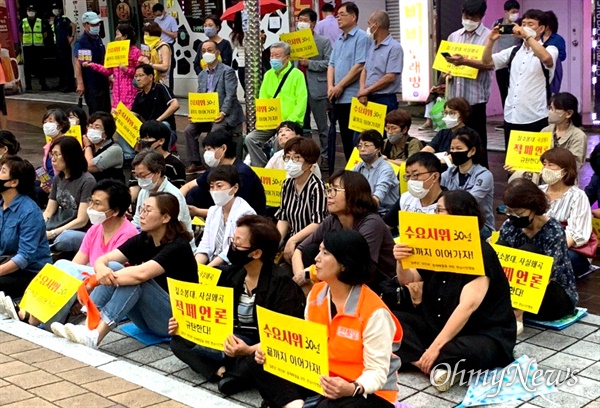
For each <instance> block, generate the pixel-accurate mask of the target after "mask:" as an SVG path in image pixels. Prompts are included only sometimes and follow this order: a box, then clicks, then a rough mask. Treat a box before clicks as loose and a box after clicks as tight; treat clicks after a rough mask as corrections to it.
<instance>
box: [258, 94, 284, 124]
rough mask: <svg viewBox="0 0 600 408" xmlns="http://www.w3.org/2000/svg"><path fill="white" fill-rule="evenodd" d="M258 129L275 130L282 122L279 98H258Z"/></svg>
mask: <svg viewBox="0 0 600 408" xmlns="http://www.w3.org/2000/svg"><path fill="white" fill-rule="evenodd" d="M254 106H255V108H256V129H258V130H273V129H276V128H277V126H279V124H280V123H281V121H282V119H281V101H280V100H279V99H256V100H255V101H254Z"/></svg>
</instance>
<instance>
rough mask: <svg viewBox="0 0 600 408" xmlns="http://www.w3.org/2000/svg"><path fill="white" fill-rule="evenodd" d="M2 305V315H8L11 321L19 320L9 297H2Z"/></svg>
mask: <svg viewBox="0 0 600 408" xmlns="http://www.w3.org/2000/svg"><path fill="white" fill-rule="evenodd" d="M2 300H3V302H2V303H4V313H6V314H7V315H8V317H10V318H11V319H14V320H21V319H19V313H17V308H16V307H15V304H14V302H13V300H12V299H11V297H10V296H4V298H3V299H2Z"/></svg>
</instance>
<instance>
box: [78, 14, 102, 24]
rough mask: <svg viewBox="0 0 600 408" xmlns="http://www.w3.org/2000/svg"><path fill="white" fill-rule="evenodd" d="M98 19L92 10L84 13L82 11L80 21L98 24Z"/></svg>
mask: <svg viewBox="0 0 600 408" xmlns="http://www.w3.org/2000/svg"><path fill="white" fill-rule="evenodd" d="M100 21H102V20H100V17H98V14H96V13H94V12H93V11H88V12H86V13H83V16H81V22H82V23H84V24H85V23H90V24H98V23H99V22H100Z"/></svg>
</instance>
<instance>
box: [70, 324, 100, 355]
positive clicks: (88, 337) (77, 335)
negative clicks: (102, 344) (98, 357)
mask: <svg viewBox="0 0 600 408" xmlns="http://www.w3.org/2000/svg"><path fill="white" fill-rule="evenodd" d="M65 334H66V336H67V338H68V339H69V340H71V341H72V342H74V343H79V344H83V345H84V346H88V347H91V348H94V349H96V348H98V336H99V335H100V333H99V332H98V330H89V329H88V328H87V326H85V325H80V326H75V325H74V324H71V323H67V324H65Z"/></svg>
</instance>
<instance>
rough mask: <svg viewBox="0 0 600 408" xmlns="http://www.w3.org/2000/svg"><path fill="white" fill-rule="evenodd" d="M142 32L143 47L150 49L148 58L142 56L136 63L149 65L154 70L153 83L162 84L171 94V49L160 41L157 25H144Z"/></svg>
mask: <svg viewBox="0 0 600 408" xmlns="http://www.w3.org/2000/svg"><path fill="white" fill-rule="evenodd" d="M142 31H143V32H144V45H145V46H147V47H148V48H149V49H150V56H147V55H142V56H141V57H140V58H139V59H138V62H139V63H140V64H149V65H150V66H151V67H152V68H153V69H154V82H155V83H159V82H160V83H162V84H163V85H165V86H167V87H169V90H170V91H171V92H172V91H173V87H172V84H171V83H170V82H169V81H171V76H172V75H171V74H172V72H171V70H170V67H171V58H172V55H173V52H172V51H171V47H170V45H169V44H167V43H166V42H164V41H163V40H162V39H161V29H160V26H159V25H158V24H157V23H154V22H152V23H146V24H144V27H143V28H142ZM139 87H140V86H139V84H138V88H139Z"/></svg>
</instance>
